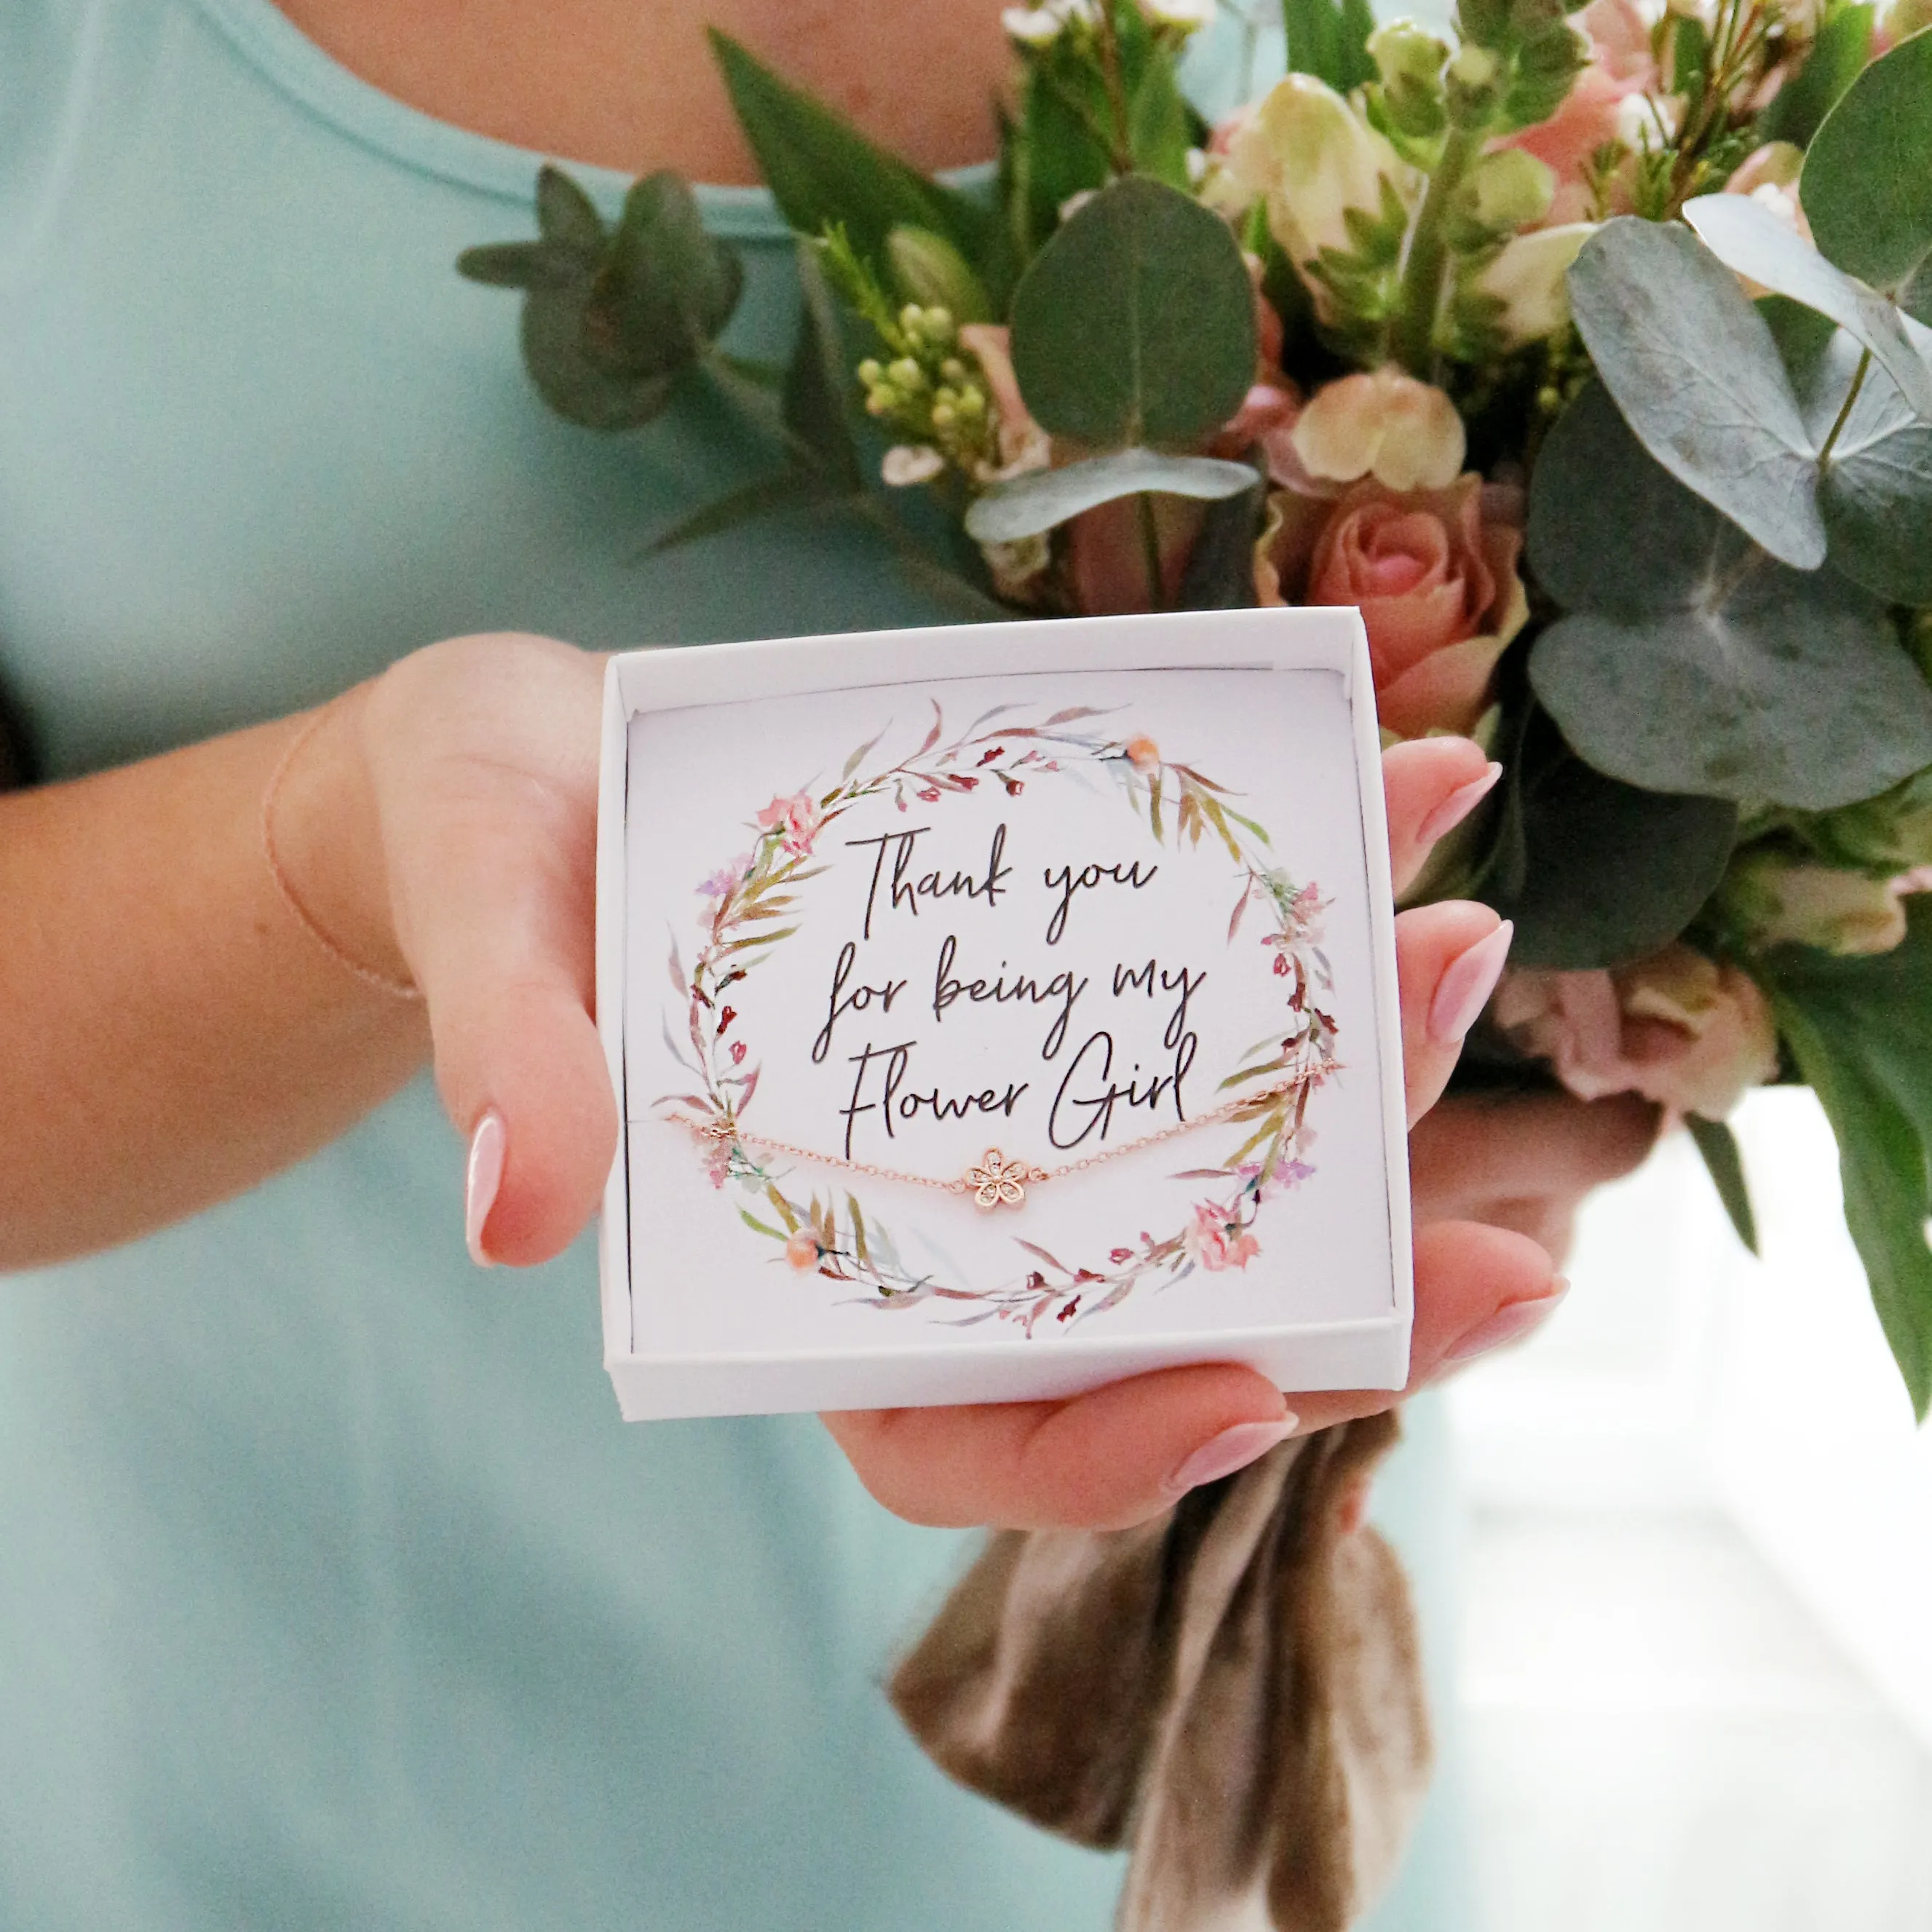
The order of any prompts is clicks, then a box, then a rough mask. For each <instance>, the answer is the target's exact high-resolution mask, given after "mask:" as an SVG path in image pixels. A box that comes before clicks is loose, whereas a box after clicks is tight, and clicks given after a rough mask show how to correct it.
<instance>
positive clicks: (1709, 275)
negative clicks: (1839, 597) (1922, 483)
mask: <svg viewBox="0 0 1932 1932" xmlns="http://www.w3.org/2000/svg"><path fill="white" fill-rule="evenodd" d="M1570 300H1571V311H1572V312H1573V314H1574V316H1575V318H1576V322H1577V329H1578V330H1579V332H1580V333H1581V335H1582V336H1583V341H1584V343H1585V345H1586V347H1588V349H1589V351H1590V354H1591V357H1592V360H1593V361H1594V362H1595V364H1596V366H1597V371H1598V374H1599V375H1600V376H1601V377H1602V378H1603V380H1604V385H1605V386H1606V387H1607V389H1609V390H1610V393H1611V395H1613V397H1615V398H1616V402H1617V405H1618V407H1619V409H1620V410H1622V412H1623V414H1624V416H1625V419H1627V420H1628V422H1629V423H1630V425H1631V428H1633V429H1634V431H1636V432H1637V436H1638V437H1639V438H1640V440H1641V441H1642V442H1643V445H1644V447H1645V448H1646V449H1648V450H1649V452H1650V453H1651V454H1652V455H1653V456H1654V457H1655V458H1657V460H1658V462H1660V463H1662V464H1663V465H1664V467H1665V468H1666V469H1668V470H1669V471H1670V472H1671V474H1672V475H1674V476H1676V478H1678V479H1679V481H1681V482H1682V483H1684V484H1685V485H1687V486H1688V487H1689V488H1690V489H1691V490H1694V491H1696V493H1697V494H1698V495H1699V496H1702V497H1703V499H1705V500H1706V502H1709V503H1712V504H1714V505H1715V506H1716V507H1717V508H1718V509H1720V510H1721V511H1723V512H1724V514H1725V515H1726V516H1727V517H1730V519H1731V520H1733V522H1734V523H1736V524H1737V525H1738V526H1739V528H1740V529H1743V530H1745V532H1748V534H1749V535H1751V537H1753V538H1755V539H1756V540H1757V541H1758V542H1759V543H1760V544H1763V546H1764V547H1765V548H1766V550H1769V551H1770V552H1771V553H1772V555H1773V556H1775V557H1777V558H1778V559H1780V561H1781V562H1784V563H1787V564H1789V565H1792V566H1793V568H1796V569H1799V570H1815V569H1816V568H1817V567H1818V565H1820V564H1821V563H1823V562H1824V560H1825V529H1824V524H1823V521H1822V520H1821V519H1820V515H1819V511H1818V505H1817V492H1816V469H1817V466H1816V464H1815V463H1814V460H1813V453H1812V449H1811V440H1810V438H1809V437H1808V436H1807V435H1806V434H1805V425H1804V422H1803V421H1802V418H1801V417H1800V416H1799V409H1798V404H1797V401H1796V398H1795V397H1794V396H1793V393H1792V389H1791V384H1790V380H1789V379H1788V378H1787V376H1786V374H1785V372H1784V363H1783V362H1782V361H1781V359H1780V357H1779V356H1778V345H1777V344H1776V343H1775V341H1773V340H1772V334H1771V331H1770V329H1769V326H1767V325H1766V322H1765V320H1764V319H1763V317H1762V316H1760V314H1758V312H1757V310H1756V309H1755V308H1753V307H1752V305H1751V302H1750V301H1749V299H1748V298H1747V297H1746V296H1745V293H1744V291H1743V290H1742V289H1740V288H1739V286H1738V283H1737V278H1736V277H1735V276H1734V275H1733V274H1732V273H1731V272H1730V270H1729V269H1727V268H1726V267H1725V266H1724V264H1723V263H1721V262H1720V261H1719V260H1718V258H1717V257H1715V255H1714V254H1712V253H1711V251H1709V249H1708V248H1706V247H1705V246H1704V245H1703V243H1702V242H1700V241H1699V240H1698V239H1697V236H1694V235H1693V234H1692V233H1691V232H1690V230H1689V229H1687V228H1685V227H1683V226H1680V225H1679V224H1678V223H1674V222H1673V223H1663V222H1653V221H1645V220H1639V219H1638V218H1637V217H1635V216H1631V215H1625V216H1621V217H1619V218H1618V219H1616V220H1613V221H1610V222H1607V223H1604V226H1602V227H1601V228H1600V229H1598V231H1597V233H1595V235H1593V236H1592V237H1591V238H1590V239H1589V241H1588V242H1586V243H1585V244H1584V245H1583V251H1582V252H1581V253H1580V254H1579V255H1578V256H1577V260H1576V261H1575V262H1574V264H1572V266H1571V269H1570Z"/></svg>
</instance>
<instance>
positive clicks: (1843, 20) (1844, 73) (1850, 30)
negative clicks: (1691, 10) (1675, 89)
mask: <svg viewBox="0 0 1932 1932" xmlns="http://www.w3.org/2000/svg"><path fill="white" fill-rule="evenodd" d="M1874 13H1876V9H1875V8H1873V7H1870V6H1850V7H1840V8H1839V9H1838V11H1837V12H1836V13H1834V14H1832V17H1830V18H1829V20H1826V23H1825V24H1824V25H1823V26H1822V27H1820V28H1819V30H1818V37H1817V39H1816V40H1814V41H1813V42H1812V43H1811V52H1809V53H1808V54H1807V55H1805V65H1803V66H1802V67H1801V68H1799V70H1798V71H1797V72H1796V74H1793V76H1792V77H1791V78H1790V80H1787V81H1786V83H1784V86H1782V87H1781V88H1780V89H1778V92H1777V93H1776V94H1775V95H1774V96H1773V97H1772V103H1771V105H1770V106H1769V107H1767V108H1766V110H1765V111H1764V115H1763V118H1762V119H1760V121H1759V122H1758V125H1757V134H1758V138H1759V139H1761V140H1766V141H1790V142H1793V143H1794V144H1795V145H1797V146H1799V147H1801V148H1802V147H1805V146H1807V145H1809V143H1810V142H1811V138H1812V136H1814V135H1815V134H1816V133H1817V131H1818V127H1819V124H1820V122H1821V121H1823V119H1824V118H1825V116H1826V115H1827V114H1829V113H1831V111H1832V109H1833V108H1834V107H1836V106H1837V105H1838V101H1839V99H1840V98H1841V96H1842V95H1843V93H1844V92H1845V90H1846V89H1847V88H1848V87H1849V86H1851V84H1852V82H1853V81H1855V80H1857V79H1858V76H1859V75H1860V74H1861V73H1863V72H1864V66H1865V63H1866V62H1867V60H1869V59H1870V58H1871V42H1872V26H1873V15H1874ZM1680 31H1682V30H1681V29H1680ZM1679 92H1682V89H1679Z"/></svg>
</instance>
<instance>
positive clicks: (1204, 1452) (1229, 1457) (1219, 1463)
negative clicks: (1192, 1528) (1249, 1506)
mask: <svg viewBox="0 0 1932 1932" xmlns="http://www.w3.org/2000/svg"><path fill="white" fill-rule="evenodd" d="M1294 1433H1295V1418H1294V1417H1293V1416H1292V1415H1284V1416H1283V1417H1282V1418H1280V1421H1276V1422H1238V1423H1237V1424H1235V1427H1233V1428H1232V1429H1224V1430H1222V1432H1221V1433H1220V1435H1218V1436H1216V1437H1214V1439H1213V1440H1212V1441H1211V1442H1204V1443H1202V1445H1201V1447H1200V1448H1198V1449H1197V1450H1196V1451H1195V1452H1194V1454H1193V1455H1191V1456H1190V1457H1188V1459H1187V1461H1186V1462H1184V1463H1182V1464H1181V1467H1180V1468H1179V1469H1177V1470H1175V1472H1174V1474H1173V1475H1171V1476H1170V1477H1169V1478H1168V1479H1167V1482H1166V1490H1167V1493H1168V1494H1169V1496H1185V1495H1187V1492H1188V1491H1189V1490H1198V1489H1199V1488H1200V1487H1201V1485H1202V1484H1203V1483H1218V1482H1219V1481H1220V1480H1221V1478H1223V1476H1232V1475H1233V1474H1234V1473H1235V1471H1236V1470H1237V1469H1246V1468H1247V1466H1248V1465H1249V1464H1250V1463H1252V1462H1253V1461H1255V1460H1256V1459H1257V1458H1258V1457H1262V1456H1265V1455H1266V1454H1268V1451H1270V1450H1271V1449H1272V1448H1274V1445H1276V1444H1277V1442H1286V1441H1287V1439H1289V1436H1292V1435H1293V1434H1294Z"/></svg>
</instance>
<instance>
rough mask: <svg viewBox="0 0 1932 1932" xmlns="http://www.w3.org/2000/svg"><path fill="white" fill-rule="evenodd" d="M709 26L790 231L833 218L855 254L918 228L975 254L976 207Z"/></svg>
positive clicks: (871, 253)
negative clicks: (903, 229)
mask: <svg viewBox="0 0 1932 1932" xmlns="http://www.w3.org/2000/svg"><path fill="white" fill-rule="evenodd" d="M709 34H710V39H711V49H712V53H713V55H715V58H716V59H717V62H718V67H719V68H720V69H721V71H722V72H723V74H724V84H725V86H726V87H727V89H729V91H730V96H731V105H732V107H733V109H734V110H736V113H737V116H738V120H739V125H740V126H742V127H743V129H744V130H745V139H747V140H748V141H749V142H751V151H752V152H753V153H754V154H756V155H757V160H758V166H759V169H760V172H762V173H763V175H764V178H765V180H766V184H768V185H769V187H770V189H771V190H772V195H773V196H774V197H775V199H776V200H777V202H778V207H779V209H780V211H781V212H782V213H783V214H784V218H785V220H787V222H789V223H790V224H791V226H792V228H793V230H794V231H795V232H796V233H798V234H799V235H802V236H817V235H819V234H820V233H823V230H824V229H825V228H826V225H827V224H828V223H833V222H837V223H842V224H843V225H844V228H845V229H846V231H847V233H848V234H850V236H851V238H852V245H853V247H854V248H856V250H857V251H859V254H862V255H863V256H865V257H868V258H869V259H871V260H880V259H882V258H883V254H884V251H885V247H886V237H887V236H889V234H890V233H892V230H893V229H895V228H897V227H901V226H904V227H911V228H925V229H932V231H933V232H934V233H935V234H938V235H942V236H944V237H945V238H946V239H947V241H948V242H951V243H952V245H953V247H954V248H957V249H958V250H959V252H960V253H961V254H962V255H963V256H965V257H966V259H967V260H968V261H976V260H979V259H980V257H982V255H983V254H984V252H985V251H986V248H987V245H988V242H989V235H990V229H991V220H990V217H989V215H988V213H987V211H986V210H985V209H984V208H981V207H980V205H978V204H977V202H974V201H971V200H970V199H968V197H967V196H965V195H962V194H959V193H955V192H954V190H952V189H950V188H948V187H942V186H941V184H939V183H938V182H936V181H929V180H928V179H927V178H926V176H925V175H922V174H921V173H920V172H919V170H918V169H916V168H914V167H913V166H910V165H909V164H908V163H906V162H904V161H902V160H900V159H899V158H898V156H896V155H895V154H887V153H886V151H885V150H884V149H883V148H879V147H876V146H874V145H873V143H872V142H870V141H868V140H867V139H865V136H863V135H862V134H861V133H859V132H858V131H857V130H856V129H855V128H853V127H852V126H851V124H850V123H849V122H848V121H845V120H844V119H843V118H841V116H840V115H837V114H835V113H832V110H830V109H829V108H828V107H824V106H823V105H822V104H820V102H818V101H814V99H813V98H811V95H808V94H805V93H802V92H800V91H799V89H796V88H795V87H793V86H790V85H789V84H788V83H786V82H784V81H782V80H780V79H779V78H778V76H777V75H776V74H773V73H772V71H771V70H770V69H769V68H767V67H766V66H765V65H763V63H762V62H760V61H759V60H758V59H757V58H756V56H755V55H753V54H751V52H749V51H748V49H745V47H743V46H740V45H739V43H738V42H737V41H736V40H733V39H732V38H731V37H730V35H729V34H724V33H721V32H719V31H718V29H717V28H715V27H714V28H711V29H709Z"/></svg>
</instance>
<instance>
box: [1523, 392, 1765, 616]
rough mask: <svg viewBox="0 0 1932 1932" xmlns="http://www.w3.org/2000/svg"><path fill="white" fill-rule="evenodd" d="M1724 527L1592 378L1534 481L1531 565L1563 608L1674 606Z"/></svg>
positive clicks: (1562, 420)
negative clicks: (1640, 438)
mask: <svg viewBox="0 0 1932 1932" xmlns="http://www.w3.org/2000/svg"><path fill="white" fill-rule="evenodd" d="M1724 529H1725V521H1724V518H1723V517H1721V516H1720V515H1718V513H1717V511H1715V510H1714V509H1712V508H1711V506H1710V505H1709V504H1708V503H1706V502H1704V501H1703V499H1702V498H1701V497H1699V496H1694V495H1693V494H1692V493H1691V491H1690V490H1687V489H1685V487H1684V486H1683V485H1682V484H1681V483H1679V482H1678V481H1676V479H1675V478H1673V477H1672V476H1671V475H1670V474H1669V472H1667V471H1666V470H1665V469H1664V468H1663V466H1661V464H1660V463H1658V461H1657V460H1656V459H1655V458H1654V457H1652V456H1651V455H1649V454H1648V453H1647V452H1646V451H1645V449H1644V447H1643V445H1642V444H1641V443H1639V442H1638V441H1637V437H1636V435H1635V434H1634V432H1633V431H1632V430H1631V427H1630V425H1629V424H1628V423H1627V422H1625V420H1624V419H1623V417H1622V415H1621V414H1620V413H1619V411H1618V409H1617V406H1616V404H1615V403H1613V401H1611V400H1610V395H1609V393H1608V392H1607V391H1606V390H1605V389H1604V386H1603V385H1602V384H1601V383H1587V384H1586V385H1585V386H1584V387H1583V389H1582V390H1581V391H1580V392H1579V393H1578V394H1577V397H1576V398H1575V400H1574V401H1572V402H1571V405H1570V407H1568V409H1567V410H1565V411H1564V413H1563V414H1562V416H1560V417H1559V418H1558V419H1557V421H1556V424H1555V425H1554V426H1553V428H1551V430H1550V434H1549V435H1548V436H1547V437H1545V439H1544V444H1543V448H1542V450H1541V452H1540V453H1539V454H1538V457H1537V460H1536V467H1535V470H1534V471H1533V472H1532V474H1531V478H1530V491H1529V561H1530V564H1531V566H1532V568H1533V569H1534V570H1535V573H1536V576H1537V579H1538V582H1540V583H1541V584H1542V586H1543V587H1544V589H1546V590H1547V591H1548V592H1550V595H1552V596H1553V597H1554V598H1556V601H1558V602H1559V604H1562V605H1563V606H1564V607H1565V609H1567V610H1578V609H1587V610H1618V611H1637V610H1671V609H1675V608H1676V607H1679V605H1680V604H1682V602H1683V601H1684V599H1685V595H1686V594H1687V592H1688V591H1689V589H1691V586H1694V585H1695V584H1697V583H1698V582H1699V581H1700V580H1701V579H1702V578H1703V575H1704V574H1705V572H1706V569H1707V568H1709V563H1710V559H1711V553H1712V548H1713V547H1714V546H1715V544H1717V543H1718V541H1719V539H1720V537H1721V535H1722V533H1723V532H1724ZM1739 547H1740V548H1742V545H1741V544H1740V546H1739Z"/></svg>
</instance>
